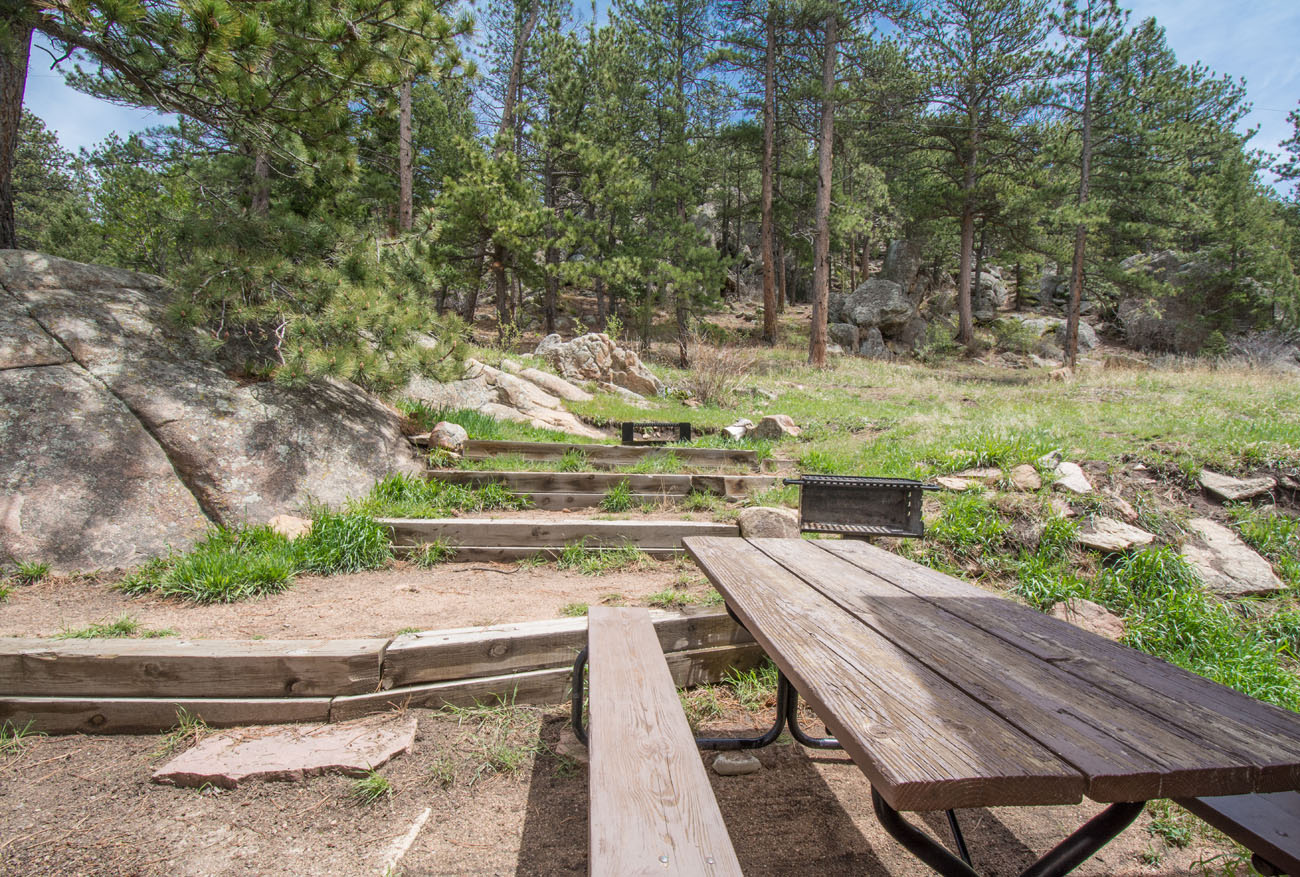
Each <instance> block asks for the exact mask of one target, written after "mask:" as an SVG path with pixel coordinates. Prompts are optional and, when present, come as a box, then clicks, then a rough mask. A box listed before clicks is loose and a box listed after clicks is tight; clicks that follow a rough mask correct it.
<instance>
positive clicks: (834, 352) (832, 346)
mask: <svg viewBox="0 0 1300 877" xmlns="http://www.w3.org/2000/svg"><path fill="white" fill-rule="evenodd" d="M826 354H827V355H828V356H843V355H844V348H843V347H840V346H839V345H838V344H836V343H835V342H834V341H828V342H827V343H826Z"/></svg>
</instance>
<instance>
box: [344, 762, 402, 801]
mask: <svg viewBox="0 0 1300 877" xmlns="http://www.w3.org/2000/svg"><path fill="white" fill-rule="evenodd" d="M348 796H349V797H350V798H351V799H352V800H353V802H354V803H356V804H357V805H359V806H362V807H369V806H370V805H371V804H377V803H379V802H380V801H382V800H384V799H385V798H391V797H392V796H393V785H392V783H390V782H389V781H388V777H385V776H383V775H381V774H380V773H379V772H378V771H373V770H372V771H370V772H369V773H367V774H366V775H365V776H363V777H361V778H360V779H356V780H353V781H352V789H351V791H350V792H349V793H348Z"/></svg>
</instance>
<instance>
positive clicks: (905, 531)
mask: <svg viewBox="0 0 1300 877" xmlns="http://www.w3.org/2000/svg"><path fill="white" fill-rule="evenodd" d="M785 483H786V484H797V485H799V529H800V530H801V531H803V532H805V533H838V534H840V535H842V536H848V537H855V536H857V537H863V536H912V537H918V536H921V535H923V534H924V531H925V527H924V525H923V524H922V522H921V495H922V491H925V490H938V489H939V488H938V487H937V486H935V485H932V484H924V483H922V482H920V481H915V480H913V479H911V478H864V477H860V476H853V475H803V476H801V477H799V478H787V479H785Z"/></svg>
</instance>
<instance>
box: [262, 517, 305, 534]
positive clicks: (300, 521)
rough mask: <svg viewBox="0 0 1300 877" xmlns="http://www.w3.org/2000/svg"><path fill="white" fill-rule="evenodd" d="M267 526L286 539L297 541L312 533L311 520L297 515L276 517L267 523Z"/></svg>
mask: <svg viewBox="0 0 1300 877" xmlns="http://www.w3.org/2000/svg"><path fill="white" fill-rule="evenodd" d="M266 523H267V526H269V527H270V528H271V529H272V530H274V531H275V532H277V533H279V534H280V535H281V536H284V537H285V538H286V539H297V538H298V537H299V536H305V535H307V534H308V533H310V532H311V520H310V519H308V518H299V517H297V516H295V515H276V516H275V517H274V518H271V520H269V521H267V522H266Z"/></svg>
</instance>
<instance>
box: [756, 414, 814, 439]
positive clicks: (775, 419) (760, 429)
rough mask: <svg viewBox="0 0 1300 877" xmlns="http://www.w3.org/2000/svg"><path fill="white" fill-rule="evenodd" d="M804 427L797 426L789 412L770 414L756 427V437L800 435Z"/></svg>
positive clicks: (777, 437)
mask: <svg viewBox="0 0 1300 877" xmlns="http://www.w3.org/2000/svg"><path fill="white" fill-rule="evenodd" d="M801 432H803V430H802V429H800V428H799V427H797V426H795V423H794V420H793V419H792V418H791V417H790V415H788V414H769V415H767V416H766V417H764V418H763V419H762V420H760V421H759V422H758V426H756V427H754V432H753V434H754V437H755V438H761V439H783V438H788V437H793V436H797V435H799V434H800V433H801Z"/></svg>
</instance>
